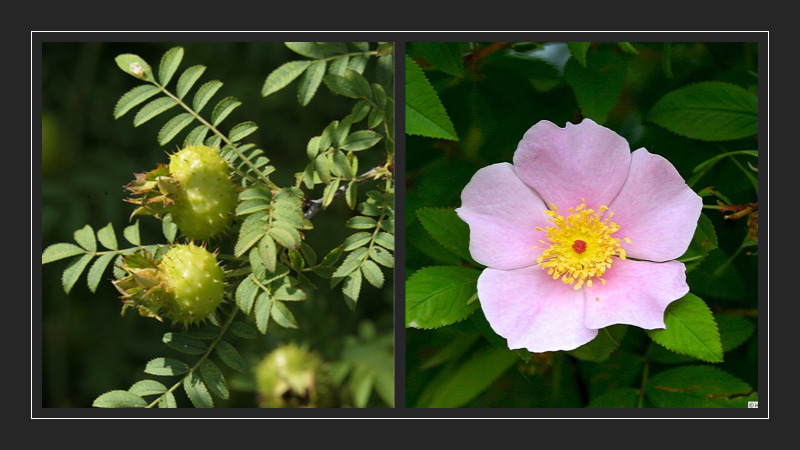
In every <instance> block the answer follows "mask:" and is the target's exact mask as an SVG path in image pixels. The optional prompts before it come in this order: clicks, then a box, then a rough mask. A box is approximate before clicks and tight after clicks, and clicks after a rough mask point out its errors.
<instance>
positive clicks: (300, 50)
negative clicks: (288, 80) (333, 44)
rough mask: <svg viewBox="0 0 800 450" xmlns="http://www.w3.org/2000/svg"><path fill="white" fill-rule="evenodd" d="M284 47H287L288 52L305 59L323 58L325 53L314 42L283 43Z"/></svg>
mask: <svg viewBox="0 0 800 450" xmlns="http://www.w3.org/2000/svg"><path fill="white" fill-rule="evenodd" d="M284 45H286V46H287V47H289V50H291V51H293V52H295V53H297V54H299V55H303V56H305V57H307V58H312V59H319V58H324V57H325V53H324V52H323V51H322V48H320V46H319V45H317V43H316V42H284Z"/></svg>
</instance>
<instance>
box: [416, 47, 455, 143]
mask: <svg viewBox="0 0 800 450" xmlns="http://www.w3.org/2000/svg"><path fill="white" fill-rule="evenodd" d="M406 133H407V134H411V135H419V136H427V137H432V138H440V139H450V140H454V141H457V140H458V136H457V135H456V131H455V128H453V123H452V122H451V121H450V117H449V116H448V115H447V112H446V111H445V109H444V105H442V101H441V100H439V96H438V95H437V94H436V91H435V90H434V89H433V86H431V84H430V82H428V79H427V78H426V77H425V74H424V73H423V72H422V69H420V68H419V66H418V65H417V63H416V62H414V60H413V59H411V58H410V57H409V56H408V55H406Z"/></svg>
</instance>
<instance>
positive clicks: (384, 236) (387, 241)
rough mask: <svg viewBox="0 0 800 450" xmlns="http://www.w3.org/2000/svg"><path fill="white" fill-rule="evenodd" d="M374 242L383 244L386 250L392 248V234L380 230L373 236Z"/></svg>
mask: <svg viewBox="0 0 800 450" xmlns="http://www.w3.org/2000/svg"><path fill="white" fill-rule="evenodd" d="M375 243H376V244H378V245H381V246H383V247H384V248H386V249H387V250H394V236H392V235H391V234H389V233H384V232H383V231H381V232H380V233H378V234H377V235H376V236H375Z"/></svg>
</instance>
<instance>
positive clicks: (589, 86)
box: [564, 49, 625, 124]
mask: <svg viewBox="0 0 800 450" xmlns="http://www.w3.org/2000/svg"><path fill="white" fill-rule="evenodd" d="M564 77H565V78H566V79H567V82H569V84H570V86H572V90H573V91H574V92H575V98H576V99H577V100H578V106H580V107H581V112H582V113H583V116H584V117H587V118H589V119H592V120H594V121H595V122H597V123H599V124H603V123H605V121H606V119H607V118H608V113H609V112H611V109H612V108H613V107H614V105H616V104H617V101H618V100H619V95H620V92H622V85H623V83H624V82H625V61H624V60H623V59H622V57H621V56H620V55H618V54H617V53H615V52H613V51H611V50H610V49H598V50H596V51H592V52H590V53H589V54H588V55H587V58H586V67H581V65H580V63H579V62H578V61H577V60H575V59H570V60H569V61H567V64H566V65H565V66H564Z"/></svg>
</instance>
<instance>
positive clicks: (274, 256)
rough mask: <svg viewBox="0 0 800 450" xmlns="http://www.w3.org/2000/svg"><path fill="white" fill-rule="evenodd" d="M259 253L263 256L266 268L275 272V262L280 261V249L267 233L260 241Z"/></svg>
mask: <svg viewBox="0 0 800 450" xmlns="http://www.w3.org/2000/svg"><path fill="white" fill-rule="evenodd" d="M258 253H259V255H260V256H261V259H262V262H263V263H264V268H265V269H266V270H267V271H269V272H275V264H277V262H278V251H277V249H276V248H275V241H274V240H273V239H272V238H271V237H270V236H269V235H268V234H265V235H264V237H263V238H261V241H259V243H258Z"/></svg>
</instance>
